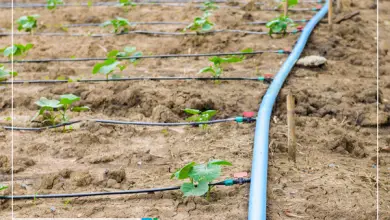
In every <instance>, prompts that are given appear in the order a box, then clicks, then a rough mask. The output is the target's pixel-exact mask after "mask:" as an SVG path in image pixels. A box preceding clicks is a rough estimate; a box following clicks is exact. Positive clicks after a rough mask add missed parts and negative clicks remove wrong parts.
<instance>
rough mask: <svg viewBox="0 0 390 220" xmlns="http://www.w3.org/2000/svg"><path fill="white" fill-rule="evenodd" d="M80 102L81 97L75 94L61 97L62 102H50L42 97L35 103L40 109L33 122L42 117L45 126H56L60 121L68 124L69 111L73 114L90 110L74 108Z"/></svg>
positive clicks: (54, 100)
mask: <svg viewBox="0 0 390 220" xmlns="http://www.w3.org/2000/svg"><path fill="white" fill-rule="evenodd" d="M79 100H80V97H78V96H76V95H73V94H65V95H61V96H60V100H56V99H52V100H50V99H47V98H45V97H41V98H40V99H39V100H38V101H36V102H35V104H36V105H38V106H39V107H40V109H39V111H38V112H37V114H36V115H35V116H34V117H33V119H32V120H31V121H34V120H35V119H36V118H37V117H39V116H42V118H43V121H42V123H44V124H46V123H49V124H50V125H56V124H57V122H58V121H59V122H61V123H65V122H68V121H69V116H68V115H67V111H68V110H70V111H72V112H82V111H88V110H89V107H87V106H72V104H73V103H74V102H76V101H79ZM64 129H65V127H64Z"/></svg>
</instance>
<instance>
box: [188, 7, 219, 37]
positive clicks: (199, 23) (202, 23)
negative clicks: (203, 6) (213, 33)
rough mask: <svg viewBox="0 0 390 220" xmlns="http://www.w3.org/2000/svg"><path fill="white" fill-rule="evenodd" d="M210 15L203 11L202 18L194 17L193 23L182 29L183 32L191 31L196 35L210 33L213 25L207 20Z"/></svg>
mask: <svg viewBox="0 0 390 220" xmlns="http://www.w3.org/2000/svg"><path fill="white" fill-rule="evenodd" d="M210 15H211V13H210V12H209V11H205V12H204V14H203V16H202V17H196V18H195V19H194V22H192V23H191V24H189V25H188V26H187V27H186V28H184V30H183V31H187V30H191V31H195V32H197V33H200V32H206V31H210V30H211V29H212V28H213V26H214V23H212V22H211V21H210V20H209V17H210Z"/></svg>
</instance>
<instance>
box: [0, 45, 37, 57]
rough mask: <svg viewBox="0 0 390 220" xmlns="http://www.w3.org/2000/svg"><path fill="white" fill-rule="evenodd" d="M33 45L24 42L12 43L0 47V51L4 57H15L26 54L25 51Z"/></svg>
mask: <svg viewBox="0 0 390 220" xmlns="http://www.w3.org/2000/svg"><path fill="white" fill-rule="evenodd" d="M33 47H34V45H33V44H26V45H23V44H14V45H12V46H10V47H6V48H2V49H0V53H3V55H4V56H5V57H8V58H11V57H12V55H13V56H14V57H17V56H26V55H27V52H28V51H29V50H30V49H31V48H33Z"/></svg>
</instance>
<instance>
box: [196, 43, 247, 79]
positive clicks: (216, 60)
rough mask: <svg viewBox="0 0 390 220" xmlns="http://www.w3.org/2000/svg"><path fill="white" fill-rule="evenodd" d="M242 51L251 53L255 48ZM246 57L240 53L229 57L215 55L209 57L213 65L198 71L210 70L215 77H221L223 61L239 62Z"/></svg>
mask: <svg viewBox="0 0 390 220" xmlns="http://www.w3.org/2000/svg"><path fill="white" fill-rule="evenodd" d="M241 52H242V53H250V52H253V50H252V49H251V48H247V49H245V50H242V51H241ZM244 59H245V56H244V55H239V56H238V55H231V56H227V57H217V56H214V57H211V58H210V59H209V61H211V62H212V63H213V65H211V66H208V67H205V68H203V69H201V70H200V71H199V72H198V73H206V72H210V73H211V75H212V76H213V77H214V78H219V77H220V76H221V75H222V73H223V68H222V64H223V63H237V62H241V61H243V60H244Z"/></svg>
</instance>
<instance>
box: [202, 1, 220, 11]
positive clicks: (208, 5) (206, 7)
mask: <svg viewBox="0 0 390 220" xmlns="http://www.w3.org/2000/svg"><path fill="white" fill-rule="evenodd" d="M218 8H219V7H218V5H217V4H216V3H215V2H214V1H205V2H204V3H203V8H202V11H213V10H216V9H218Z"/></svg>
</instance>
